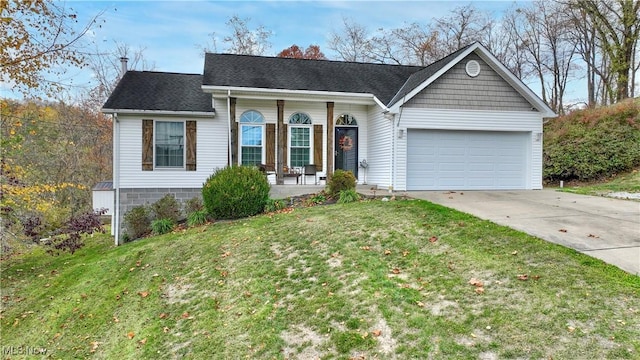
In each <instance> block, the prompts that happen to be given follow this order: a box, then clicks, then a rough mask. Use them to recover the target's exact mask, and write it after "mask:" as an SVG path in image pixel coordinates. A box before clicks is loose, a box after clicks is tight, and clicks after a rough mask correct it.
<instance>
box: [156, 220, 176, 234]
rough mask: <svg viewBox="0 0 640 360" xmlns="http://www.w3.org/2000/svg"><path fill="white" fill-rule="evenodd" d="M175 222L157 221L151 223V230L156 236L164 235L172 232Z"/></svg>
mask: <svg viewBox="0 0 640 360" xmlns="http://www.w3.org/2000/svg"><path fill="white" fill-rule="evenodd" d="M174 226H175V222H173V220H171V219H157V220H153V221H152V222H151V230H152V231H153V233H154V234H156V235H162V234H166V233H169V232H171V230H173V227H174Z"/></svg>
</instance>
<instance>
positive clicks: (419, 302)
mask: <svg viewBox="0 0 640 360" xmlns="http://www.w3.org/2000/svg"><path fill="white" fill-rule="evenodd" d="M416 305H418V306H419V307H424V303H423V302H422V301H416Z"/></svg>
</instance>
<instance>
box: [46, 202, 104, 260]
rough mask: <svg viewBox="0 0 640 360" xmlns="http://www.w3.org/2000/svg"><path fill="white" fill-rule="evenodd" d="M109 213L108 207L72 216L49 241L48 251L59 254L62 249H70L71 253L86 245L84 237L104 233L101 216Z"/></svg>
mask: <svg viewBox="0 0 640 360" xmlns="http://www.w3.org/2000/svg"><path fill="white" fill-rule="evenodd" d="M106 213H107V209H100V210H98V211H88V212H85V213H82V214H80V215H77V216H74V217H72V218H70V219H69V220H68V221H67V222H66V223H65V225H64V227H62V228H61V229H58V231H57V234H58V235H57V236H55V237H54V238H53V239H52V241H51V242H50V243H49V246H50V247H51V248H50V249H49V250H48V251H47V252H49V253H51V254H57V253H59V252H61V251H68V252H70V253H71V254H73V253H75V252H76V250H78V249H80V248H82V247H83V246H84V241H83V240H82V237H83V236H84V235H89V234H93V233H104V232H105V230H104V228H103V227H102V221H101V220H100V217H101V216H102V215H104V214H106Z"/></svg>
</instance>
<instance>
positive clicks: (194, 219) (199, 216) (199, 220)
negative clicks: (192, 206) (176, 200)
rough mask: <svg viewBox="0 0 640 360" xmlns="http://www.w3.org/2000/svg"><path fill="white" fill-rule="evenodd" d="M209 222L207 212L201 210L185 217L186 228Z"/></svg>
mask: <svg viewBox="0 0 640 360" xmlns="http://www.w3.org/2000/svg"><path fill="white" fill-rule="evenodd" d="M208 220H209V215H208V214H207V210H205V209H201V210H197V211H193V212H190V213H189V215H187V225H188V226H190V227H191V226H200V225H204V224H206V223H207V221H208Z"/></svg>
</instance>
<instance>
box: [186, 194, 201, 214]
mask: <svg viewBox="0 0 640 360" xmlns="http://www.w3.org/2000/svg"><path fill="white" fill-rule="evenodd" d="M203 209H204V204H202V199H201V198H199V197H197V196H194V197H192V198H191V199H189V200H187V201H185V203H184V213H185V214H191V213H194V212H196V211H200V210H203Z"/></svg>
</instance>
